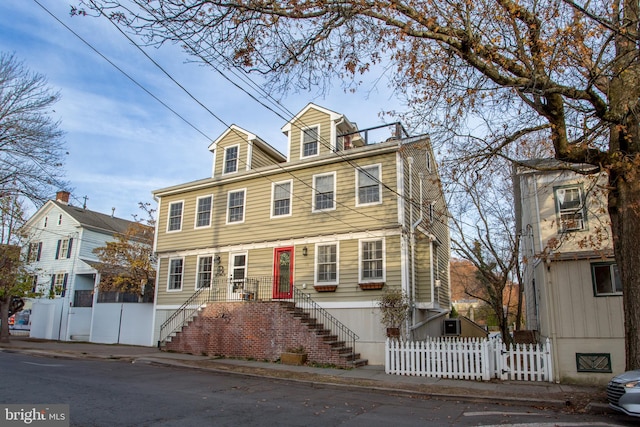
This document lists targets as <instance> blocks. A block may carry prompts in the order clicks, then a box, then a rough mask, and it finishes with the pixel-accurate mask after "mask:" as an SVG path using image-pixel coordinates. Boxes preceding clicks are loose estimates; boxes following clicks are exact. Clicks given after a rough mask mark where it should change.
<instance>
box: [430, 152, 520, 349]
mask: <svg viewBox="0 0 640 427" xmlns="http://www.w3.org/2000/svg"><path fill="white" fill-rule="evenodd" d="M443 169H444V168H443ZM443 169H441V170H443ZM510 169H511V168H510V167H509V164H508V162H507V161H505V160H503V159H497V158H495V159H493V160H492V161H491V162H486V163H485V164H484V165H483V171H482V172H480V171H478V170H473V169H459V168H455V169H451V168H450V169H448V170H446V169H444V170H443V173H445V174H446V173H448V174H449V177H448V178H449V179H448V181H449V183H450V184H449V188H448V191H447V194H449V197H450V200H449V211H450V212H451V221H450V224H451V229H452V233H451V244H452V249H453V251H454V252H455V253H456V254H457V255H458V256H459V257H461V258H463V259H465V260H467V261H469V262H470V263H471V264H472V265H473V266H474V267H475V274H474V280H471V281H469V282H468V283H467V284H466V285H465V288H464V291H465V293H466V294H467V295H469V296H471V297H473V298H475V299H478V300H481V301H484V302H485V303H486V304H487V305H488V306H489V307H490V309H491V311H492V313H493V314H494V315H495V317H496V319H497V322H498V327H499V328H500V333H501V335H502V339H503V341H504V342H505V343H510V342H511V335H510V334H509V320H510V318H511V317H513V315H514V314H517V313H519V312H520V309H519V307H520V306H521V305H522V299H521V294H520V293H519V292H518V293H517V294H516V295H513V292H510V289H511V286H512V285H514V283H515V282H516V280H517V277H518V271H517V270H518V269H519V268H520V267H519V266H520V263H519V241H520V239H519V238H518V235H517V233H515V213H514V209H513V206H514V204H513V191H512V186H511V179H510V174H509V171H510ZM514 297H515V299H516V300H517V301H510V299H511V298H514ZM514 307H515V308H516V313H512V310H513V308H514ZM516 326H517V327H518V328H519V326H520V318H519V317H518V316H516Z"/></svg>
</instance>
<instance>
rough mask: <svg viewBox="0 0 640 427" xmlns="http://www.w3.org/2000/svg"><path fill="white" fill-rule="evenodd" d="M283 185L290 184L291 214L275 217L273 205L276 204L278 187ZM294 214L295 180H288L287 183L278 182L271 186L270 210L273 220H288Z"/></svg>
mask: <svg viewBox="0 0 640 427" xmlns="http://www.w3.org/2000/svg"><path fill="white" fill-rule="evenodd" d="M282 184H289V213H288V214H284V215H275V214H274V212H273V211H274V206H273V204H274V203H275V197H276V186H278V185H282ZM292 214H293V180H292V179H288V180H285V181H278V182H274V183H272V184H271V209H270V215H271V219H275V218H286V217H289V216H291V215H292Z"/></svg>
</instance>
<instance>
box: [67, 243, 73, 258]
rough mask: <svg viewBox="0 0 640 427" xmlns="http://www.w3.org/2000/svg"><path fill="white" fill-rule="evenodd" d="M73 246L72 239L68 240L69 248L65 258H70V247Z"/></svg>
mask: <svg viewBox="0 0 640 427" xmlns="http://www.w3.org/2000/svg"><path fill="white" fill-rule="evenodd" d="M72 246H73V238H70V239H69V247H68V248H67V258H71V247H72Z"/></svg>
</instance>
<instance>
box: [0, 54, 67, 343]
mask: <svg viewBox="0 0 640 427" xmlns="http://www.w3.org/2000/svg"><path fill="white" fill-rule="evenodd" d="M58 98H59V95H58V94H57V93H54V92H51V90H50V89H49V88H48V87H47V83H46V79H45V78H44V76H42V75H40V74H35V73H31V72H30V71H29V70H27V69H26V67H25V66H24V65H23V64H22V63H21V62H19V61H18V60H17V59H16V58H15V57H14V56H13V55H9V54H5V53H0V238H1V239H0V322H1V323H2V329H1V333H0V341H7V340H8V339H9V329H8V324H9V316H10V315H11V314H12V313H13V312H14V311H16V310H18V309H20V308H21V305H20V303H21V301H22V300H21V298H22V297H27V296H30V295H31V294H32V293H31V284H30V283H29V280H28V275H27V274H26V272H25V271H24V268H23V266H24V260H23V259H22V257H21V251H20V248H21V245H24V244H25V239H24V236H22V235H21V230H20V227H21V226H22V225H23V224H24V221H25V215H26V213H25V208H24V203H23V202H24V201H27V200H28V201H29V202H31V203H32V204H34V205H35V206H39V205H41V204H42V203H43V202H44V201H45V200H46V199H47V198H48V196H49V195H50V194H51V193H52V192H54V191H56V190H58V189H61V188H64V187H65V186H66V184H65V183H64V182H63V181H62V180H61V175H62V167H61V166H62V160H63V153H64V151H63V140H62V137H63V133H62V131H60V130H59V123H58V122H57V121H55V120H53V119H52V118H51V113H52V111H51V108H52V106H53V104H55V103H56V102H57V100H58ZM26 243H27V244H28V242H26Z"/></svg>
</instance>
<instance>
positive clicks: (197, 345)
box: [160, 301, 368, 368]
mask: <svg viewBox="0 0 640 427" xmlns="http://www.w3.org/2000/svg"><path fill="white" fill-rule="evenodd" d="M224 304H225V303H211V304H210V307H209V310H205V309H202V310H198V311H197V312H196V313H194V317H193V318H192V319H189V320H187V322H186V323H185V325H184V326H183V327H182V328H181V329H179V330H177V331H176V332H174V333H173V334H171V335H170V336H169V337H168V338H167V339H166V341H165V342H163V343H161V345H160V349H161V350H164V351H173V352H177V353H190V354H198V355H204V354H208V355H211V356H223V357H246V358H255V359H258V360H272V361H276V360H278V358H279V357H280V354H281V352H278V353H277V354H274V353H264V351H265V349H264V348H262V349H261V350H258V352H255V349H254V347H251V345H249V347H251V348H246V347H245V348H244V349H240V348H238V347H237V344H238V342H241V341H238V340H245V339H247V343H250V342H251V343H253V344H255V342H256V339H259V337H264V326H262V325H263V323H260V322H259V321H258V323H259V324H260V326H259V327H258V329H251V328H249V329H246V328H241V329H238V328H235V329H232V330H230V329H228V327H229V326H233V325H234V322H235V319H236V317H235V316H236V315H237V316H242V314H239V313H236V312H234V311H233V310H234V309H233V308H232V307H226V308H225V306H224ZM229 304H237V306H236V307H237V308H239V309H241V310H244V309H249V310H251V311H252V312H253V314H251V315H250V316H252V317H250V318H251V319H252V320H255V317H256V316H259V314H258V313H260V312H261V311H262V310H263V309H262V308H261V306H262V304H263V303H261V302H237V303H229ZM262 307H264V309H265V310H267V312H268V313H269V314H268V315H269V316H272V317H273V316H275V317H282V316H284V317H282V318H283V319H287V320H286V321H284V322H285V323H283V324H281V325H280V326H275V325H274V327H276V328H281V329H280V330H277V329H276V330H274V332H275V334H274V333H270V334H268V340H269V343H267V344H266V347H268V348H272V347H273V344H274V343H273V339H274V337H275V336H279V337H281V338H277V339H276V341H277V342H278V343H279V344H278V345H279V346H280V347H282V350H284V349H285V348H286V347H287V346H296V345H298V344H300V342H290V340H289V342H283V341H281V339H285V340H286V337H284V336H283V334H284V335H285V336H286V335H287V333H286V332H284V331H285V330H289V329H290V328H289V327H288V326H286V327H285V325H286V324H289V325H290V324H291V323H290V322H292V321H293V322H297V326H295V327H293V328H292V329H294V330H297V331H299V332H298V333H302V334H304V335H306V336H307V338H306V339H303V341H302V342H303V343H305V347H306V348H307V349H308V350H309V356H310V357H309V360H310V362H314V363H320V364H328V365H335V366H340V367H343V368H356V367H360V366H364V365H367V364H368V361H367V360H366V359H362V358H361V357H360V354H358V353H354V351H353V349H352V348H351V347H347V346H346V343H345V342H344V341H340V340H338V337H337V335H334V334H333V332H332V331H331V330H329V329H327V328H325V326H324V325H323V324H321V323H318V321H317V320H316V319H314V318H312V317H311V316H310V315H309V314H308V313H306V312H304V311H303V310H301V309H300V308H299V307H296V306H295V304H294V303H293V302H288V301H287V302H278V303H275V304H273V303H264V305H263V306H262ZM269 307H271V308H269ZM276 307H277V308H276ZM274 308H275V309H276V310H278V311H280V313H281V315H277V314H275V312H273V309H274ZM256 309H257V310H259V311H258V312H256V311H255V310H256ZM229 310H231V311H229ZM217 311H220V312H221V313H222V312H225V313H228V315H225V316H221V315H220V314H219V313H217ZM246 315H247V314H245V316H246ZM229 322H230V323H229ZM250 323H252V322H251V321H249V324H250ZM282 328H284V329H282ZM243 336H244V337H246V338H243ZM223 343H227V344H223ZM258 347H260V346H259V345H258ZM267 351H270V350H267Z"/></svg>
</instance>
